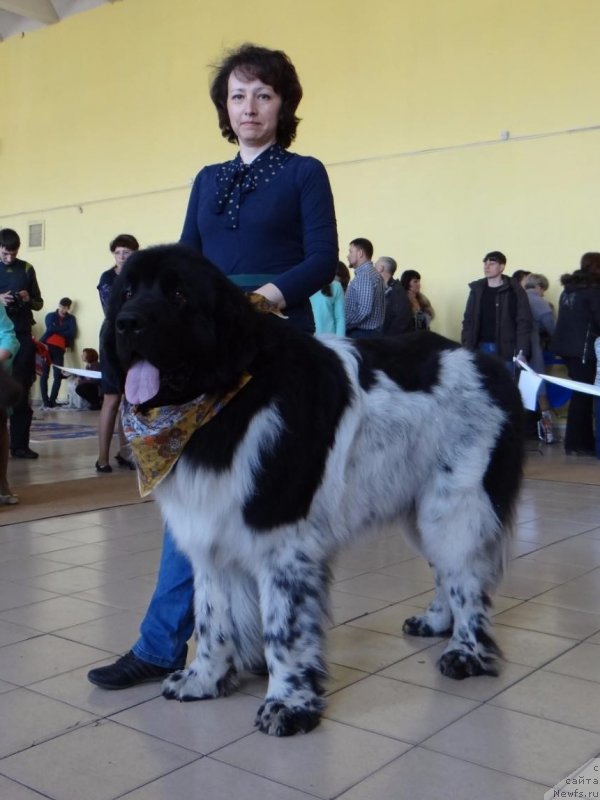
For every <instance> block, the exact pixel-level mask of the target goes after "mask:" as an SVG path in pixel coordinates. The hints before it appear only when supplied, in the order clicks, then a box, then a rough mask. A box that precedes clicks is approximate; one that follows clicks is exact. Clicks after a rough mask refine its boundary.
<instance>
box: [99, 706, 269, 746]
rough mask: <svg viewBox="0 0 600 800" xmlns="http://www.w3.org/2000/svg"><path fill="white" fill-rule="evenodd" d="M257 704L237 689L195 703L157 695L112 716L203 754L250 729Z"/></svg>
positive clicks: (250, 730) (240, 736)
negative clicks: (237, 691)
mask: <svg viewBox="0 0 600 800" xmlns="http://www.w3.org/2000/svg"><path fill="white" fill-rule="evenodd" d="M259 705H260V702H259V701H257V700H256V698H255V697H250V695H247V694H240V693H236V694H233V695H231V696H230V697H221V698H218V699H215V700H202V701H199V702H197V703H178V702H177V701H174V700H166V699H165V698H164V697H158V698H156V699H155V700H150V701H148V702H146V703H141V704H140V705H137V706H135V707H134V708H129V709H127V710H126V711H122V712H121V713H119V714H116V715H114V716H113V717H112V719H113V721H114V722H119V723H121V724H122V725H127V726H128V727H129V728H135V729H136V730H138V731H142V733H148V734H150V735H152V736H156V737H157V738H159V739H164V740H165V741H167V742H171V744H177V745H179V746H180V747H187V748H188V750H193V751H194V752H196V753H202V754H204V755H206V754H207V753H212V752H213V751H214V750H218V749H219V748H221V747H224V746H225V745H227V744H231V743H232V742H235V741H237V740H238V739H241V738H243V737H244V736H248V735H249V734H251V733H253V732H254V731H255V730H256V729H255V727H254V719H255V717H256V712H257V711H258V708H259Z"/></svg>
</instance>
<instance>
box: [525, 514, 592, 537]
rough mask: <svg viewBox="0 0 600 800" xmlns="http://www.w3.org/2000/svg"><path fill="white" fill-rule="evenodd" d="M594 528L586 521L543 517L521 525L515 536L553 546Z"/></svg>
mask: <svg viewBox="0 0 600 800" xmlns="http://www.w3.org/2000/svg"><path fill="white" fill-rule="evenodd" d="M596 524H597V523H596ZM594 527H595V526H594V524H593V523H592V522H587V521H585V520H577V519H551V518H549V517H547V516H543V517H539V518H538V519H535V520H532V521H531V522H523V523H520V524H519V526H518V527H517V530H516V531H515V535H516V537H517V538H518V539H526V540H527V541H530V542H542V543H544V544H551V543H553V542H557V541H560V540H561V539H566V538H568V537H571V536H576V535H577V534H579V533H585V532H586V531H589V530H592V529H593V528H594Z"/></svg>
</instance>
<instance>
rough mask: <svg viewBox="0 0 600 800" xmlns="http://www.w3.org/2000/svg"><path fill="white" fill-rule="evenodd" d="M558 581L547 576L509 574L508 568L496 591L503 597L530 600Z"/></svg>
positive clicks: (555, 584)
mask: <svg viewBox="0 0 600 800" xmlns="http://www.w3.org/2000/svg"><path fill="white" fill-rule="evenodd" d="M559 582H560V581H555V580H549V579H547V578H532V577H530V576H524V575H515V574H511V573H510V570H509V572H508V574H507V575H506V576H505V578H504V579H503V580H502V583H501V584H500V586H499V587H498V593H499V594H501V595H502V596H503V597H516V598H517V599H518V600H530V599H531V598H532V597H535V596H536V595H540V594H542V592H546V591H548V589H553V588H554V587H555V586H557V584H558V583H559Z"/></svg>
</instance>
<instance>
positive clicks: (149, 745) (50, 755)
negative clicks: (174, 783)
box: [2, 720, 198, 800]
mask: <svg viewBox="0 0 600 800" xmlns="http://www.w3.org/2000/svg"><path fill="white" fill-rule="evenodd" d="M196 758H198V756H197V755H195V754H194V753H192V752H190V751H188V750H184V749H183V748H181V747H175V746H174V745H171V744H168V743H167V742H163V741H160V740H158V739H154V738H153V737H151V736H146V735H145V734H142V733H139V732H138V731H133V730H130V729H129V728H124V727H122V726H120V725H117V724H115V723H114V722H110V721H106V720H105V721H102V722H99V723H97V724H93V725H88V726H87V727H85V728H81V729H80V730H78V731H72V732H70V733H67V734H65V735H64V736H61V737H59V738H57V739H52V740H51V741H48V742H44V743H42V744H40V745H37V747H32V748H30V749H29V750H25V751H23V752H21V753H17V754H16V755H13V756H9V757H8V758H5V759H4V760H3V761H2V772H3V773H4V774H5V775H6V776H7V777H9V778H12V779H13V780H17V781H21V782H22V783H24V784H25V785H27V786H29V787H31V788H32V789H35V790H37V791H39V792H42V793H45V794H47V795H48V796H49V797H51V798H53V800H84V798H85V800H109V798H110V799H112V798H115V797H120V796H121V795H122V794H124V793H125V792H127V791H131V790H132V789H136V788H138V787H139V786H140V785H142V784H144V783H147V782H148V781H151V780H154V779H156V778H158V777H160V776H162V775H165V774H167V773H169V772H171V771H172V770H174V769H177V767H181V766H183V765H184V764H187V763H189V762H191V761H193V760H195V759H196Z"/></svg>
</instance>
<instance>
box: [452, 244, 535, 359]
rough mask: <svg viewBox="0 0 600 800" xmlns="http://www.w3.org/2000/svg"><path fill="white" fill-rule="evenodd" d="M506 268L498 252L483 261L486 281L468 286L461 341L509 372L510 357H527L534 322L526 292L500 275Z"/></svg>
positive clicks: (512, 279)
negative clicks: (498, 360) (494, 356)
mask: <svg viewBox="0 0 600 800" xmlns="http://www.w3.org/2000/svg"><path fill="white" fill-rule="evenodd" d="M505 267H506V256H505V255H504V254H503V253H501V252H500V251H499V250H493V251H492V252H491V253H488V254H487V255H486V256H485V257H484V259H483V272H484V275H485V278H481V279H480V280H477V281H473V282H472V283H470V284H469V288H470V290H471V291H470V294H469V298H468V300H467V306H466V308H465V314H464V318H463V324H462V336H461V341H462V343H463V345H464V346H465V347H469V348H470V349H471V350H483V351H485V352H488V353H496V354H497V355H498V356H500V358H501V359H502V360H503V361H505V362H506V363H507V364H508V365H509V366H510V367H511V369H512V368H513V366H512V359H513V356H516V355H518V354H519V353H522V354H523V356H524V357H525V358H527V356H528V355H529V349H530V346H531V329H532V325H533V321H532V317H531V309H530V307H529V300H528V299H527V294H526V292H525V290H524V289H523V287H522V286H521V284H520V283H519V282H518V281H517V280H515V279H514V278H507V277H506V276H505V275H503V274H502V273H503V272H504V268H505Z"/></svg>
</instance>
